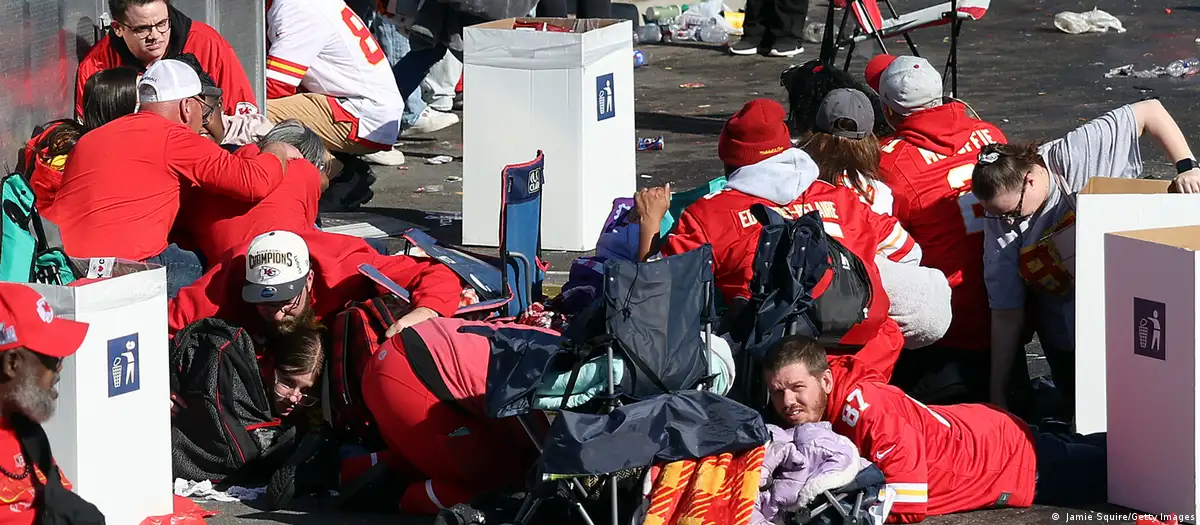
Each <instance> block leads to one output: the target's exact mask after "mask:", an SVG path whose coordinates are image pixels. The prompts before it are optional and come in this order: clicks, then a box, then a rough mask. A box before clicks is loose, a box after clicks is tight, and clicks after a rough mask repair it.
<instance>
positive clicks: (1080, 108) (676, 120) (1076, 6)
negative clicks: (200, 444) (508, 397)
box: [205, 0, 1200, 525]
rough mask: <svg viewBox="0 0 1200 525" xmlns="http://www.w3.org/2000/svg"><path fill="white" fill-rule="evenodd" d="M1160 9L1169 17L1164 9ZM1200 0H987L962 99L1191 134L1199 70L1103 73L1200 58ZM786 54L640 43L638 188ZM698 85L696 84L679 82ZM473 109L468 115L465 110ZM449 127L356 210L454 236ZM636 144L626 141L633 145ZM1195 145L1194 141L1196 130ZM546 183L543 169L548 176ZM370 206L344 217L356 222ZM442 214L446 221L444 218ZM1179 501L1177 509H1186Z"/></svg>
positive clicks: (1042, 513)
mask: <svg viewBox="0 0 1200 525" xmlns="http://www.w3.org/2000/svg"><path fill="white" fill-rule="evenodd" d="M933 3H934V2H932V1H928V0H926V1H923V2H922V1H907V0H897V1H896V4H897V7H898V8H899V9H901V10H904V11H907V10H910V9H917V8H920V7H925V6H927V5H932V4H933ZM1093 7H1095V8H1099V9H1103V10H1105V11H1108V12H1109V13H1111V14H1113V15H1115V16H1117V17H1118V18H1119V19H1120V20H1121V21H1122V22H1123V24H1124V26H1125V28H1126V29H1128V32H1126V33H1123V34H1117V33H1113V32H1110V33H1105V34H1085V35H1067V34H1063V33H1060V32H1059V31H1057V30H1056V29H1055V28H1054V27H1053V16H1054V14H1056V13H1058V12H1061V11H1076V12H1082V11H1087V10H1090V9H1092V8H1093ZM825 9H826V8H825V6H824V4H823V3H817V2H814V3H813V6H812V8H811V10H810V12H809V21H810V22H812V21H820V20H823V19H824V13H825ZM1168 10H1169V12H1168ZM1198 27H1200V5H1180V3H1179V2H1175V1H1148V0H1138V1H1129V0H1091V1H1087V2H1080V1H1068V0H1022V1H1020V2H993V3H992V6H991V10H990V11H989V12H988V14H987V16H986V17H985V18H984V19H983V20H981V21H979V22H975V23H968V24H966V25H965V26H964V28H963V32H962V40H961V45H960V49H959V64H960V66H959V96H960V98H962V99H964V100H966V101H967V102H968V103H969V104H970V105H971V106H972V107H973V108H974V109H975V110H976V111H977V112H978V113H979V114H980V115H981V116H982V117H983V118H985V119H987V120H990V121H992V122H994V123H996V124H997V125H998V126H999V127H1000V128H1001V129H1002V130H1003V131H1004V132H1005V134H1006V135H1007V136H1008V137H1009V138H1010V140H1011V141H1027V140H1049V139H1053V138H1056V137H1059V136H1061V135H1063V134H1064V133H1066V132H1067V131H1069V130H1071V129H1072V128H1074V127H1076V126H1078V125H1080V124H1081V123H1083V122H1085V121H1086V120H1088V119H1090V118H1092V117H1095V116H1097V115H1099V114H1101V113H1103V112H1105V111H1107V110H1108V109H1111V108H1114V107H1117V106H1119V105H1122V104H1126V103H1130V102H1135V101H1138V100H1141V99H1144V98H1147V97H1158V98H1160V99H1161V100H1162V102H1163V104H1164V105H1165V106H1166V107H1167V109H1168V110H1169V111H1170V112H1171V113H1172V115H1173V116H1174V117H1175V120H1176V121H1177V122H1178V123H1179V126H1180V128H1182V129H1183V131H1184V134H1185V135H1187V136H1189V137H1195V136H1196V134H1197V131H1200V111H1197V110H1198V109H1200V97H1198V96H1197V95H1198V94H1200V78H1190V79H1171V78H1162V79H1131V78H1114V79H1106V78H1105V76H1104V74H1105V73H1106V72H1107V71H1108V70H1109V69H1111V68H1115V67H1119V66H1122V65H1125V64H1133V65H1134V67H1135V68H1136V69H1149V68H1151V67H1153V66H1154V65H1165V64H1166V63H1168V62H1170V61H1172V60H1176V59H1181V58H1187V57H1191V56H1196V55H1200V43H1197V41H1196V39H1197V38H1198V37H1200V29H1197V28H1198ZM948 35H949V31H948V29H947V28H944V27H943V28H933V29H927V30H922V31H918V32H916V33H913V39H914V41H915V42H916V43H917V44H918V46H919V47H920V50H921V54H922V55H923V56H926V57H928V58H930V60H931V61H933V62H934V63H935V64H940V62H941V61H943V60H944V59H945V56H946V51H947V49H948V44H947V43H946V42H945V41H944V39H945V37H947V36H948ZM887 44H888V46H889V50H891V51H892V52H897V53H903V54H907V53H908V51H907V49H906V46H905V45H904V44H903V43H902V41H901V40H897V41H893V42H888V43H887ZM805 47H806V51H805V52H804V53H803V54H801V55H799V56H797V57H794V58H792V59H781V58H768V57H732V56H729V55H727V54H726V53H725V52H724V51H723V50H722V49H720V48H718V47H713V46H709V45H703V44H679V45H650V46H642V47H641V48H640V49H641V50H642V51H643V52H644V53H645V54H646V55H647V65H646V66H644V67H642V68H639V69H638V70H637V71H636V73H635V84H636V88H637V93H636V110H637V116H636V126H637V135H638V137H657V136H663V137H664V141H665V143H666V147H665V149H664V150H663V151H646V152H639V153H638V154H637V173H638V174H639V177H638V185H639V187H644V186H651V185H661V184H663V183H667V182H670V183H671V185H672V187H674V188H679V189H686V188H692V187H695V186H698V185H700V184H702V183H704V182H705V181H707V180H709V179H711V178H713V177H716V176H719V175H721V166H720V162H719V161H718V160H717V158H716V145H717V137H718V135H719V134H720V131H721V126H722V124H723V123H724V121H725V120H726V119H727V118H728V117H729V116H731V115H732V114H733V113H735V112H736V111H737V110H738V109H739V108H740V107H741V105H742V104H743V103H744V102H745V101H746V100H748V99H750V98H754V97H770V98H774V99H776V100H779V101H781V102H786V92H785V90H784V88H783V87H781V86H780V84H779V74H780V72H781V71H783V70H784V69H785V68H786V67H788V66H789V65H792V64H798V63H802V62H805V61H807V60H810V59H813V58H816V56H817V53H818V49H817V48H818V46H817V45H814V44H808V45H806V46H805ZM870 52H871V50H863V51H862V52H861V53H860V54H861V56H858V57H856V58H855V59H854V62H853V63H852V65H851V71H853V72H855V74H857V75H861V71H862V67H863V66H864V65H865V63H866V59H867V58H868V57H869V56H870ZM686 83H702V84H704V87H700V88H690V89H685V88H681V87H680V85H681V84H686ZM469 109H470V108H467V110H468V111H467V114H466V115H464V118H471V117H470V114H469V113H470V112H469ZM461 130H462V127H461V126H454V127H452V128H449V129H447V130H444V131H442V132H439V133H437V134H434V135H432V136H429V137H423V138H421V139H413V140H405V141H404V143H403V144H402V145H401V146H400V149H401V150H402V151H404V153H405V154H406V155H407V156H408V164H407V165H406V166H405V167H403V168H401V169H396V168H377V169H376V174H377V176H378V179H379V180H378V182H377V183H376V184H375V186H374V190H375V198H374V200H373V201H372V202H370V203H369V204H368V207H367V208H365V209H364V210H363V211H364V212H367V213H368V214H375V215H378V216H389V217H394V218H399V219H402V220H405V221H409V222H412V223H415V224H417V225H420V226H423V227H427V228H429V230H430V233H431V234H433V235H434V236H436V237H438V238H440V239H444V240H446V241H448V242H457V240H458V239H460V238H461V237H460V235H461V234H460V224H459V223H458V222H457V221H456V220H454V219H453V216H454V215H453V214H454V213H455V212H458V211H460V210H461V195H460V194H459V192H460V191H461V182H457V180H461V177H462V176H463V173H462V163H461V160H462V153H463V152H462V137H461ZM631 142H632V141H631ZM1193 142H1200V138H1196V139H1193ZM1142 152H1143V155H1144V159H1145V163H1146V172H1147V174H1150V175H1154V176H1168V175H1170V174H1172V173H1173V171H1172V167H1171V166H1170V164H1169V163H1168V162H1167V161H1166V159H1165V158H1164V156H1163V155H1162V153H1161V152H1160V151H1159V150H1158V148H1157V145H1156V144H1154V143H1153V142H1152V141H1149V142H1146V143H1144V144H1143V146H1142ZM437 155H450V156H452V157H454V158H455V161H454V162H451V163H449V164H443V165H430V164H426V163H425V159H428V158H430V157H433V156H437ZM548 177H549V178H550V180H552V177H553V174H548ZM432 185H441V186H442V191H440V192H418V191H419V188H422V187H425V188H428V187H429V186H432ZM364 217H367V218H368V220H370V221H377V220H378V219H377V218H369V217H371V215H354V216H348V217H346V218H347V219H354V220H358V219H362V218H364ZM448 217H449V219H447V218H448ZM545 255H546V259H548V260H549V261H550V262H551V264H552V270H558V271H565V270H566V269H567V268H568V267H569V264H570V261H571V259H573V258H574V257H576V256H578V255H579V254H574V253H548V254H545ZM1030 354H1031V355H1030V357H1031V368H1032V369H1033V372H1034V374H1035V375H1041V374H1044V373H1045V372H1044V364H1041V362H1040V360H1038V359H1037V358H1036V354H1037V349H1036V347H1031V349H1030ZM205 505H206V506H209V507H210V508H213V509H215V510H218V511H220V515H218V516H216V517H214V518H210V523H213V524H214V525H225V524H229V525H234V524H239V525H240V524H243V523H248V522H252V521H255V522H257V521H260V520H261V521H269V522H277V523H287V524H296V525H306V524H327V523H328V524H335V523H336V524H360V523H362V524H370V523H381V524H382V523H389V524H397V523H403V524H407V523H414V524H417V523H422V524H423V523H431V522H432V520H430V519H428V518H424V519H421V518H406V517H398V516H395V515H374V514H360V513H343V512H335V511H332V510H328V509H321V508H319V507H318V506H316V505H315V503H314V502H311V501H309V502H300V503H299V504H298V505H299V506H298V507H297V509H296V510H292V511H285V512H264V511H261V510H258V509H256V508H254V506H253V503H251V504H250V505H244V504H205ZM1094 510H1098V511H1099V513H1098V514H1097V513H1088V512H1087V511H1084V510H1080V509H1068V508H1058V507H1047V506H1035V507H1033V508H1029V509H1003V510H991V511H978V512H973V513H968V514H960V515H954V516H943V517H936V518H929V519H928V520H927V521H926V523H936V524H946V525H974V524H980V525H984V524H997V525H1009V524H1011V525H1017V524H1052V523H1066V522H1068V518H1070V521H1080V522H1084V521H1093V522H1098V521H1103V522H1107V523H1132V521H1131V520H1128V519H1120V518H1121V517H1120V514H1121V513H1124V512H1128V511H1126V510H1124V509H1119V508H1115V507H1101V508H1098V509H1094ZM1182 511H1183V509H1180V512H1182Z"/></svg>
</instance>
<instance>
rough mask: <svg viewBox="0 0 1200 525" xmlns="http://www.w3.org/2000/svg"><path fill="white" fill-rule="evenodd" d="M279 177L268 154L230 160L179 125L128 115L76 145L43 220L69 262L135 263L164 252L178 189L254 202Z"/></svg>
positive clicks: (280, 173)
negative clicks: (55, 229)
mask: <svg viewBox="0 0 1200 525" xmlns="http://www.w3.org/2000/svg"><path fill="white" fill-rule="evenodd" d="M283 173H284V170H283V164H282V163H281V162H279V158H278V157H276V156H274V155H271V154H262V155H258V156H255V157H253V158H247V157H238V156H235V155H232V154H230V153H229V152H227V151H225V150H224V149H221V147H220V146H218V145H216V143H214V142H213V141H211V140H208V139H206V138H204V137H201V136H200V135H199V134H197V133H195V132H193V131H192V130H190V129H188V128H187V127H186V126H184V125H182V124H177V123H173V122H171V121H169V120H167V119H164V118H162V117H160V116H158V115H155V114H153V113H134V114H132V115H126V116H124V117H121V118H119V119H117V120H114V121H112V122H109V123H108V124H105V125H103V126H100V127H99V128H96V129H94V130H92V131H89V132H87V133H86V134H84V136H83V137H82V138H80V139H79V142H78V143H77V144H76V145H75V149H73V150H72V151H71V156H70V158H69V159H68V161H67V167H66V170H65V171H64V173H63V178H62V185H61V186H60V187H59V189H58V194H57V196H55V198H54V203H53V206H51V207H49V208H48V209H45V210H44V215H45V216H46V218H48V219H50V220H51V221H53V222H54V223H55V224H58V226H59V228H60V229H61V230H62V240H63V246H64V248H65V249H66V252H67V253H68V254H70V255H71V256H73V257H121V258H125V259H131V260H135V261H142V260H145V259H147V258H149V257H153V256H155V255H158V254H159V253H162V251H163V250H165V249H166V248H167V236H168V234H169V233H170V231H171V228H172V226H173V225H174V223H175V216H176V215H177V214H178V213H179V193H180V187H181V186H194V187H196V188H197V189H199V190H204V191H210V192H214V193H220V194H222V195H225V196H227V197H229V198H232V199H238V200H241V201H244V202H257V201H260V200H262V199H263V197H266V196H267V195H268V194H270V193H271V192H272V191H274V190H275V188H276V186H279V183H280V182H281V181H282V180H283Z"/></svg>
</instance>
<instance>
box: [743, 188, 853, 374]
mask: <svg viewBox="0 0 1200 525" xmlns="http://www.w3.org/2000/svg"><path fill="white" fill-rule="evenodd" d="M750 212H751V213H752V214H753V215H754V218H755V219H757V220H758V222H759V223H760V224H762V233H761V234H760V235H759V239H758V249H757V251H756V252H755V255H754V277H753V278H752V279H751V281H750V300H749V302H748V303H746V304H744V305H742V306H740V307H739V308H738V309H737V312H736V314H735V315H736V316H737V317H736V321H735V324H734V326H733V336H734V339H735V340H737V341H739V342H742V343H743V345H744V349H745V350H746V353H748V354H750V355H753V356H754V357H755V358H757V359H762V358H763V357H764V356H766V355H767V351H768V350H770V349H771V347H773V346H774V345H775V344H776V343H778V342H779V340H780V339H783V338H784V337H786V336H790V335H803V336H806V337H809V338H811V339H814V340H816V341H818V342H819V343H821V345H822V346H825V347H827V348H836V349H855V348H853V347H848V346H847V345H844V344H842V342H841V339H842V337H843V336H845V335H846V333H847V332H849V331H850V329H852V328H854V327H855V326H856V325H858V324H859V323H861V322H863V320H865V319H866V317H867V309H868V308H870V306H871V300H872V297H871V280H870V275H869V274H868V273H867V268H866V266H865V265H864V264H863V261H862V259H859V258H858V256H857V255H855V254H854V253H853V252H851V251H850V250H848V249H847V248H846V247H845V246H843V245H842V243H840V242H838V241H837V239H835V238H833V237H830V236H829V235H827V234H826V233H825V228H824V225H823V224H822V222H821V215H820V213H818V212H816V211H813V212H810V213H808V214H806V215H804V216H802V217H800V218H798V219H794V220H791V219H784V218H783V217H781V216H780V215H779V214H778V213H776V212H775V211H774V210H771V209H770V208H767V207H766V206H763V205H762V204H755V205H754V206H752V207H751V208H750ZM827 275H829V276H830V282H829V286H828V287H827V288H825V290H823V291H822V292H821V293H820V295H819V296H818V297H813V291H814V289H816V288H817V287H818V284H819V283H820V282H821V281H822V279H824V278H825V277H826V276H827Z"/></svg>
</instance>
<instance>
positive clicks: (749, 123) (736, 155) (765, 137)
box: [717, 98, 792, 168]
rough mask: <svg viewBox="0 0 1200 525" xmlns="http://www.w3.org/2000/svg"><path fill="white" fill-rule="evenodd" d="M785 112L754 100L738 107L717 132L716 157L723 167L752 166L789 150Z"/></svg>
mask: <svg viewBox="0 0 1200 525" xmlns="http://www.w3.org/2000/svg"><path fill="white" fill-rule="evenodd" d="M786 120H787V112H786V111H784V110H783V106H780V105H779V103H778V102H775V101H774V100H771V99H769V98H756V99H754V100H751V101H749V102H747V103H746V105H744V106H742V109H741V110H739V111H738V112H737V113H736V114H734V115H733V117H731V118H730V119H729V122H726V123H725V127H724V128H721V138H720V139H719V140H718V141H717V156H718V157H720V158H721V161H722V162H724V163H725V165H726V166H729V167H732V168H740V167H742V166H749V165H750V164H756V163H758V162H759V161H761V160H764V159H766V158H768V157H773V156H775V155H776V154H778V153H779V152H781V151H783V150H785V149H787V148H790V147H792V138H791V135H790V134H789V132H788V127H787V123H786V122H785V121H786Z"/></svg>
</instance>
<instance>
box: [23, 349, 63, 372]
mask: <svg viewBox="0 0 1200 525" xmlns="http://www.w3.org/2000/svg"><path fill="white" fill-rule="evenodd" d="M29 353H31V354H33V356H34V357H36V358H38V361H41V362H42V366H45V367H46V370H50V371H55V370H58V366H59V365H61V364H62V362H63V358H61V357H50V356H48V355H46V354H40V353H38V352H34V351H32V350H31V351H30V352H29Z"/></svg>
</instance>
